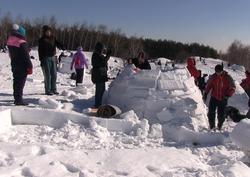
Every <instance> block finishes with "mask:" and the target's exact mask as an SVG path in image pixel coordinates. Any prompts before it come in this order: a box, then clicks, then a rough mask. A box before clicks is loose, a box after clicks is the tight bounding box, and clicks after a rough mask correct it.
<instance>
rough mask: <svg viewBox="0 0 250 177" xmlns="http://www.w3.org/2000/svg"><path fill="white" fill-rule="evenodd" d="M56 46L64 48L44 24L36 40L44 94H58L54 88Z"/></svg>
mask: <svg viewBox="0 0 250 177" xmlns="http://www.w3.org/2000/svg"><path fill="white" fill-rule="evenodd" d="M56 47H58V48H60V49H62V50H64V47H63V45H62V44H61V43H59V42H58V41H57V40H56V38H55V37H54V35H53V34H52V29H51V28H50V27H49V26H47V25H44V26H43V28H42V37H41V38H40V39H39V41H38V55H39V60H40V62H41V67H42V71H43V75H44V84H45V94H46V95H53V94H58V92H57V88H56V78H57V59H56V57H55V54H56Z"/></svg>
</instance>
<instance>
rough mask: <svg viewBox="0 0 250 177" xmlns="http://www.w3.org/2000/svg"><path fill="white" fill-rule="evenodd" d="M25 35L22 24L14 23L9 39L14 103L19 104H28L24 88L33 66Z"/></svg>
mask: <svg viewBox="0 0 250 177" xmlns="http://www.w3.org/2000/svg"><path fill="white" fill-rule="evenodd" d="M25 36H26V31H25V29H24V28H23V27H22V26H19V25H17V24H14V25H13V30H12V32H11V34H10V36H9V38H8V40H7V46H8V49H9V56H10V59H11V70H12V74H13V96H14V100H15V101H14V104H15V105H18V106H19V105H24V106H25V105H28V104H27V103H25V102H24V101H23V88H24V86H25V82H26V78H27V75H28V74H32V68H33V66H32V63H31V60H30V56H29V48H28V44H27V42H26V39H25Z"/></svg>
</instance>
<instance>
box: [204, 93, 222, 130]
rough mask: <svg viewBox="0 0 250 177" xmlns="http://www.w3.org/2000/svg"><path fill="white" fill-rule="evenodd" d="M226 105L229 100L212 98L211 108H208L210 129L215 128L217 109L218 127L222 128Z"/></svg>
mask: <svg viewBox="0 0 250 177" xmlns="http://www.w3.org/2000/svg"><path fill="white" fill-rule="evenodd" d="M226 106H227V100H222V101H220V100H217V99H216V98H214V97H211V98H210V101H209V108H208V121H209V126H210V129H213V128H215V112H216V109H217V119H218V124H217V127H218V129H221V127H222V125H223V123H224V121H225V108H226Z"/></svg>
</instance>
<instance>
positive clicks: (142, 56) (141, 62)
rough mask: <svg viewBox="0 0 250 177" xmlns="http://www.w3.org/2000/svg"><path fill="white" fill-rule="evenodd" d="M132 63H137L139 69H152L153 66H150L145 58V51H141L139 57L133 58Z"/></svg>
mask: <svg viewBox="0 0 250 177" xmlns="http://www.w3.org/2000/svg"><path fill="white" fill-rule="evenodd" d="M132 63H133V64H134V65H135V67H137V68H139V69H147V70H151V66H150V64H149V62H148V60H146V59H145V53H144V52H139V54H138V57H137V58H133V59H132Z"/></svg>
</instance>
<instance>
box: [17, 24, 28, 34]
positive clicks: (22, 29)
mask: <svg viewBox="0 0 250 177" xmlns="http://www.w3.org/2000/svg"><path fill="white" fill-rule="evenodd" d="M17 31H18V33H19V34H21V35H22V36H23V37H25V36H26V30H25V29H24V28H23V27H22V26H19V28H18V30H17Z"/></svg>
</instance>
